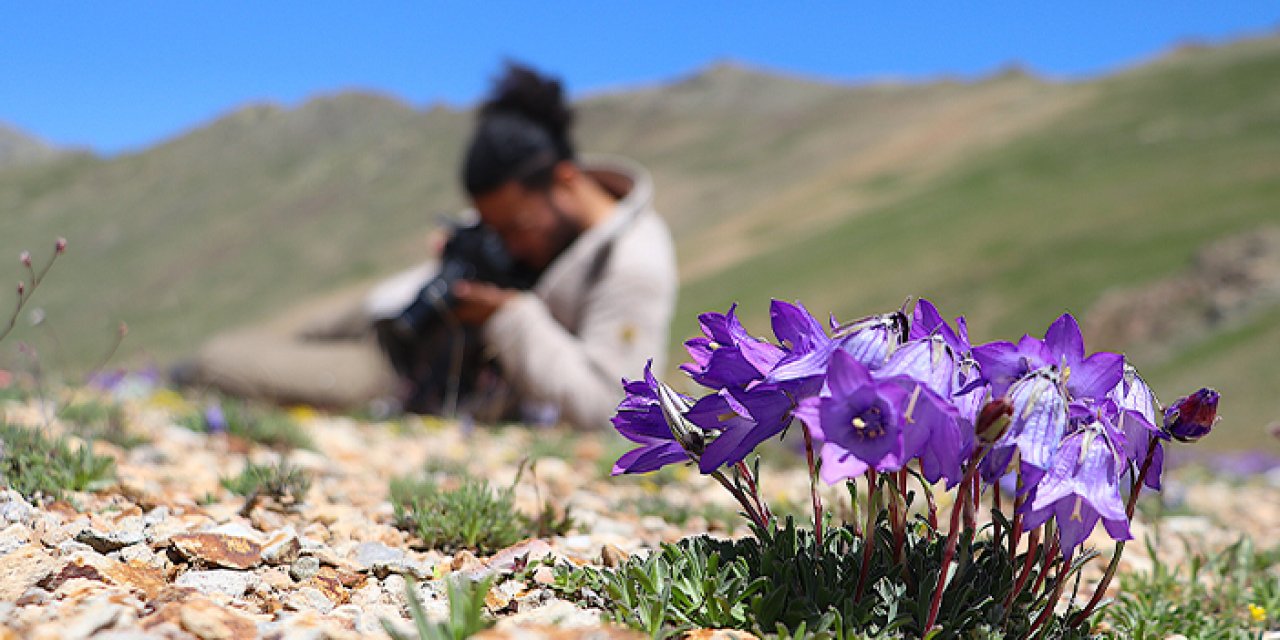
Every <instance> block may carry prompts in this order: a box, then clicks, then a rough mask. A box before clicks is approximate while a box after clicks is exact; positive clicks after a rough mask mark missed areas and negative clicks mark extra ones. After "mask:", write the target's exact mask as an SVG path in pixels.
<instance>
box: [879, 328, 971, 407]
mask: <svg viewBox="0 0 1280 640" xmlns="http://www.w3.org/2000/svg"><path fill="white" fill-rule="evenodd" d="M876 373H877V375H878V376H881V377H886V376H895V375H903V376H907V377H909V378H911V379H913V380H916V381H918V382H920V383H921V384H923V385H925V386H926V387H928V388H929V389H930V390H932V391H933V392H934V393H937V394H939V395H941V396H942V397H944V398H949V397H951V394H952V392H953V391H954V390H955V389H954V384H955V381H956V380H955V375H956V361H955V353H954V352H953V351H952V350H951V347H950V346H948V345H947V343H946V341H945V340H943V339H942V337H941V336H939V335H932V336H924V337H921V338H916V339H914V340H911V341H910V342H907V343H906V344H904V345H902V346H901V347H898V348H897V349H896V350H894V352H893V354H892V355H890V356H889V359H888V360H887V361H886V362H885V363H884V365H883V366H882V367H880V369H879V370H878V371H877V372H876Z"/></svg>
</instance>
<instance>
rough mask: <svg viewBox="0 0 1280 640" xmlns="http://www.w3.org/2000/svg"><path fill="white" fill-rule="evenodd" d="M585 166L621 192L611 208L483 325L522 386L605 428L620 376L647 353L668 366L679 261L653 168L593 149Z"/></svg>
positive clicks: (570, 415)
mask: <svg viewBox="0 0 1280 640" xmlns="http://www.w3.org/2000/svg"><path fill="white" fill-rule="evenodd" d="M583 168H584V169H585V170H586V171H587V173H588V174H590V175H591V176H592V177H593V178H595V179H596V180H597V181H599V182H600V184H601V185H602V186H604V187H605V188H606V189H607V190H609V191H610V192H612V193H613V194H614V195H615V196H617V197H620V200H619V201H618V204H617V208H616V210H615V211H614V213H613V215H612V216H610V217H609V218H608V219H607V220H606V221H605V222H603V223H601V224H598V225H596V226H595V227H593V228H591V229H588V230H587V231H585V232H583V234H582V235H580V236H579V237H578V239H577V240H575V241H574V243H573V244H572V245H570V246H569V248H568V249H565V251H564V253H562V254H561V255H560V256H559V257H558V258H556V260H555V261H554V262H552V263H551V265H550V266H549V267H547V270H546V271H545V272H544V273H543V275H542V277H541V278H540V279H539V281H538V284H537V286H536V287H534V289H533V291H529V292H525V293H521V294H519V295H518V296H517V297H516V298H515V299H513V300H511V301H510V302H508V303H507V304H505V305H503V306H502V308H500V309H499V310H498V311H497V312H496V313H495V314H494V315H493V316H492V317H490V319H489V321H488V322H487V323H486V324H485V326H484V329H483V333H484V337H485V340H486V342H487V346H488V348H489V349H491V350H492V352H493V353H494V355H495V357H496V358H497V360H498V362H499V364H500V365H501V366H502V369H503V371H504V374H505V376H506V377H507V378H508V380H510V381H511V382H512V383H513V384H514V385H515V387H516V389H517V390H518V391H519V392H520V393H521V395H522V396H524V397H526V398H529V399H532V400H537V401H547V402H550V403H552V404H554V405H555V406H557V407H559V409H560V418H561V419H562V420H564V421H566V422H569V423H570V424H573V425H575V426H577V427H579V428H584V429H600V428H605V427H607V426H608V421H609V418H610V417H611V416H612V415H613V413H614V409H615V408H616V407H617V404H618V401H619V400H621V399H622V396H623V393H622V383H621V380H622V378H623V377H626V378H629V379H635V378H639V377H640V375H641V373H642V371H643V370H644V365H645V361H646V360H648V359H650V358H652V359H653V360H654V368H655V369H656V370H659V371H660V370H661V369H662V366H663V359H664V355H665V352H666V348H667V334H668V331H669V328H670V323H671V315H672V313H673V311H674V307H675V299H676V287H677V281H676V264H675V250H674V248H673V246H672V242H671V233H670V231H669V230H668V229H667V225H666V223H664V222H663V220H662V218H661V217H659V215H658V214H657V212H656V211H654V209H653V181H652V179H651V178H650V176H649V174H648V172H647V171H645V170H644V169H643V168H641V167H640V166H639V165H637V164H635V163H633V162H630V161H627V160H624V159H621V158H600V157H596V158H587V159H586V160H585V161H584V163H583Z"/></svg>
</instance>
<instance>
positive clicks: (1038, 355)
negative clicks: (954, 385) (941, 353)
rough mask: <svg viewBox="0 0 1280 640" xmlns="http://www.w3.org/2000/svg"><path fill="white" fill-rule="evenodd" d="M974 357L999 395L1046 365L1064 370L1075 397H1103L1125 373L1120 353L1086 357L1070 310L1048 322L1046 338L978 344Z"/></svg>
mask: <svg viewBox="0 0 1280 640" xmlns="http://www.w3.org/2000/svg"><path fill="white" fill-rule="evenodd" d="M973 357H974V359H976V360H977V361H978V364H979V365H980V366H981V367H982V375H983V377H985V378H986V379H987V381H988V382H990V384H991V387H992V388H991V392H992V394H993V395H994V397H997V398H999V397H1001V396H1003V395H1004V394H1005V393H1006V392H1007V391H1008V389H1009V387H1010V386H1011V385H1012V384H1013V383H1014V382H1016V381H1018V380H1019V379H1021V378H1022V377H1024V376H1026V375H1028V374H1030V373H1031V372H1033V371H1038V370H1041V369H1044V368H1045V367H1056V368H1057V369H1059V370H1060V371H1061V373H1062V383H1063V386H1064V387H1065V388H1066V389H1067V391H1068V393H1069V395H1070V398H1071V399H1072V400H1084V399H1092V400H1103V399H1105V398H1106V397H1107V394H1108V393H1109V392H1110V391H1111V390H1112V389H1113V388H1115V386H1116V384H1118V383H1119V382H1120V379H1121V378H1122V377H1123V375H1124V372H1123V368H1122V367H1123V363H1124V357H1123V356H1121V355H1120V354H1118V353H1109V352H1105V351H1100V352H1098V353H1095V354H1093V355H1091V356H1089V357H1087V358H1086V357H1085V355H1084V338H1083V337H1082V336H1081V334H1080V325H1079V324H1077V323H1076V320H1075V318H1074V317H1072V316H1071V314H1069V313H1067V314H1063V315H1062V316H1061V317H1059V318H1058V319H1057V320H1055V321H1054V322H1053V324H1051V325H1049V330H1048V331H1046V332H1045V334H1044V340H1039V339H1037V338H1033V337H1031V336H1023V337H1022V339H1021V340H1019V341H1018V344H1016V345H1014V344H1013V343H1010V342H992V343H989V344H984V345H982V346H980V347H975V348H974V350H973Z"/></svg>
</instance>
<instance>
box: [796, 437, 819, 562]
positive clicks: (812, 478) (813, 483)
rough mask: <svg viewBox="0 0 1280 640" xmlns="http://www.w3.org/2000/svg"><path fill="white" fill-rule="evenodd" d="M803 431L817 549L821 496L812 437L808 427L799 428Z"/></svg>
mask: <svg viewBox="0 0 1280 640" xmlns="http://www.w3.org/2000/svg"><path fill="white" fill-rule="evenodd" d="M800 431H801V432H802V433H804V455H805V459H806V460H807V461H808V463H809V499H810V500H811V501H812V502H813V537H814V539H815V540H816V541H817V543H818V549H819V550H821V549H822V498H821V497H820V496H819V495H818V465H817V464H815V462H814V459H813V437H812V436H810V435H809V430H808V429H801V430H800Z"/></svg>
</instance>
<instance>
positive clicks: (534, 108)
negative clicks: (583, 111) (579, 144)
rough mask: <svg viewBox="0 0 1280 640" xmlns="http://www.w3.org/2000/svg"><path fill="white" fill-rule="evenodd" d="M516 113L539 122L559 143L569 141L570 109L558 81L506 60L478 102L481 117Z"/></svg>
mask: <svg viewBox="0 0 1280 640" xmlns="http://www.w3.org/2000/svg"><path fill="white" fill-rule="evenodd" d="M498 114H515V115H519V116H523V117H524V118H527V119H529V120H530V121H532V122H533V123H535V124H537V125H540V126H542V127H543V128H545V129H546V130H547V133H550V134H551V136H552V137H553V138H555V139H556V141H557V142H558V143H559V144H561V145H566V146H567V145H568V132H569V126H570V125H571V124H573V110H572V109H571V108H570V107H569V105H568V104H566V103H565V99H564V88H563V87H562V86H561V85H560V81H559V80H556V79H554V78H549V77H546V76H543V75H541V74H539V73H538V72H537V71H535V70H533V69H532V68H530V67H527V66H524V65H522V64H520V63H517V62H507V65H506V70H505V71H504V73H503V75H502V77H501V78H500V79H499V80H498V81H497V82H496V83H494V90H493V93H492V95H491V96H490V97H489V99H488V100H486V101H485V102H484V104H483V105H481V106H480V116H481V118H484V117H488V116H492V115H498Z"/></svg>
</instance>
